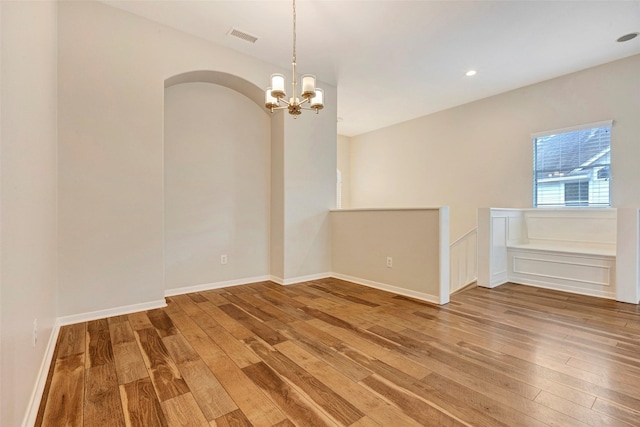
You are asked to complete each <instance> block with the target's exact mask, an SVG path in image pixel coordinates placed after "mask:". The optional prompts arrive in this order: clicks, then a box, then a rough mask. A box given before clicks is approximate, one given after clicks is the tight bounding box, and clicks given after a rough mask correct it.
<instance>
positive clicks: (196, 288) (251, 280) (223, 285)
mask: <svg viewBox="0 0 640 427" xmlns="http://www.w3.org/2000/svg"><path fill="white" fill-rule="evenodd" d="M267 280H273V276H255V277H245V278H243V279H233V280H226V281H224V282H214V283H204V284H202V285H194V286H185V287H183V288H173V289H167V290H166V291H164V296H165V297H172V296H175V295H183V294H190V293H193V292H202V291H209V290H211V289H220V288H226V287H229V286H237V285H246V284H248V283H256V282H265V281H267ZM276 283H277V282H276Z"/></svg>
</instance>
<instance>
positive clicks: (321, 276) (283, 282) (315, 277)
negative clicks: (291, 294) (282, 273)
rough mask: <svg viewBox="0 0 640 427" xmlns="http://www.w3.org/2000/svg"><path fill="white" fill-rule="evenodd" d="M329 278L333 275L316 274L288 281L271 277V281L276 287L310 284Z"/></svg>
mask: <svg viewBox="0 0 640 427" xmlns="http://www.w3.org/2000/svg"><path fill="white" fill-rule="evenodd" d="M330 277H334V276H333V273H318V274H309V275H308V276H298V277H292V278H290V279H283V278H282V277H276V276H271V279H270V280H271V281H272V282H275V283H277V284H278V285H283V286H287V285H293V284H296V283H302V282H310V281H312V280H320V279H328V278H330Z"/></svg>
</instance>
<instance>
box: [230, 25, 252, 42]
mask: <svg viewBox="0 0 640 427" xmlns="http://www.w3.org/2000/svg"><path fill="white" fill-rule="evenodd" d="M227 35H228V36H232V37H237V38H239V39H241V40H244V41H246V42H249V43H255V42H256V40H258V38H257V37H256V36H252V35H251V34H248V33H245V32H244V31H240V30H238V29H236V28H232V29H230V30H229V32H228V33H227Z"/></svg>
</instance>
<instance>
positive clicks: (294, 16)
mask: <svg viewBox="0 0 640 427" xmlns="http://www.w3.org/2000/svg"><path fill="white" fill-rule="evenodd" d="M293 62H297V61H296V0H293Z"/></svg>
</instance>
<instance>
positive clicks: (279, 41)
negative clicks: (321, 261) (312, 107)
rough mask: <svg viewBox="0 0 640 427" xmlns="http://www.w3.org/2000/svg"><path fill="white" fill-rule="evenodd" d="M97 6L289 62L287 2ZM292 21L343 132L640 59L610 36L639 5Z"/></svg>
mask: <svg viewBox="0 0 640 427" xmlns="http://www.w3.org/2000/svg"><path fill="white" fill-rule="evenodd" d="M104 3H107V4H109V5H111V6H114V7H117V8H120V9H124V10H127V11H129V12H132V13H135V14H137V15H141V16H143V17H146V18H148V19H151V20H153V21H157V22H160V23H162V24H165V25H168V26H171V27H174V28H177V29H179V30H182V31H184V32H187V33H190V34H193V35H195V36H198V37H201V38H204V39H207V40H210V41H212V42H214V43H217V44H220V45H223V46H227V47H229V48H231V49H234V50H237V51H240V52H243V53H245V54H248V55H251V56H254V57H256V58H259V59H261V60H263V61H266V62H270V63H273V64H275V65H278V66H280V67H285V68H290V66H291V65H290V64H291V50H292V10H291V9H292V8H291V1H289V0H260V1H248V0H232V1H221V0H216V1H206V0H200V1H195V0H193V1H181V0H173V1H160V0H153V1H149V0H136V1H127V0H104ZM297 22H298V36H297V40H298V43H297V53H298V55H297V56H298V58H297V59H298V61H297V62H298V71H299V72H300V73H312V74H316V75H317V77H318V79H319V80H322V81H325V82H328V83H330V84H335V85H336V86H337V88H338V117H339V121H338V133H339V134H342V135H347V136H354V135H358V134H361V133H365V132H369V131H372V130H375V129H379V128H382V127H385V126H389V125H392V124H395V123H399V122H402V121H406V120H409V119H412V118H415V117H419V116H423V115H426V114H430V113H433V112H436V111H441V110H444V109H447V108H450V107H453V106H456V105H461V104H464V103H467V102H470V101H473V100H476V99H480V98H484V97H487V96H490V95H494V94H497V93H501V92H505V91H508V90H510V89H515V88H518V87H522V86H525V85H529V84H532V83H536V82H539V81H543V80H547V79H550V78H553V77H557V76H560V75H563V74H567V73H571V72H574V71H578V70H581V69H585V68H588V67H592V66H595V65H599V64H603V63H606V62H610V61H613V60H616V59H620V58H624V57H627V56H631V55H634V54H640V37H637V38H636V39H634V40H631V41H629V42H626V43H616V41H615V40H616V39H617V38H618V37H620V36H622V35H624V34H627V33H631V32H639V31H640V1H614V0H608V1H519V0H510V1H508V0H506V1H483V0H479V1H418V0H414V1H400V0H377V1H368V0H342V1H336V0H297ZM232 27H234V28H237V29H239V30H241V31H244V32H246V33H249V34H252V35H255V36H257V37H258V38H259V39H258V41H257V42H256V43H255V44H250V43H247V42H244V41H242V40H239V39H237V38H233V37H229V36H227V33H228V32H229V30H230V29H231V28H232ZM469 69H476V70H477V71H478V74H477V75H476V76H474V77H465V75H464V73H465V72H466V71H467V70H469ZM289 79H290V76H288V77H287V80H289ZM266 82H268V76H265V83H266Z"/></svg>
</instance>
